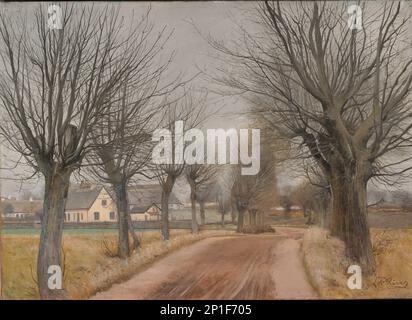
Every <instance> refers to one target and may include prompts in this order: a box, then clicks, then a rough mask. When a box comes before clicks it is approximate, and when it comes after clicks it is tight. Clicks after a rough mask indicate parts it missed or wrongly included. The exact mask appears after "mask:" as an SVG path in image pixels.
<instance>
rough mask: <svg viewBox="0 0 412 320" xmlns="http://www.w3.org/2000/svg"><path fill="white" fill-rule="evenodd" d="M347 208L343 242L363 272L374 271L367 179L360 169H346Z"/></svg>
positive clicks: (370, 272) (369, 272)
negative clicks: (368, 219)
mask: <svg viewBox="0 0 412 320" xmlns="http://www.w3.org/2000/svg"><path fill="white" fill-rule="evenodd" d="M345 178H346V179H345V181H346V192H347V199H348V200H347V210H346V215H345V228H346V234H345V238H346V240H345V243H346V249H347V252H348V255H349V256H350V258H351V259H353V260H354V261H356V262H359V264H360V266H361V267H362V272H363V273H364V274H372V273H373V272H374V271H375V259H374V256H373V249H372V242H371V239H370V233H369V227H368V221H367V215H368V212H367V196H366V187H367V181H366V179H365V177H364V174H363V172H362V169H359V168H354V169H350V170H347V173H346V177H345Z"/></svg>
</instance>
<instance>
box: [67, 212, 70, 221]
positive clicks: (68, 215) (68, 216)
mask: <svg viewBox="0 0 412 320" xmlns="http://www.w3.org/2000/svg"><path fill="white" fill-rule="evenodd" d="M67 221H70V213H68V214H67Z"/></svg>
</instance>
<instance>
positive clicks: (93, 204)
mask: <svg viewBox="0 0 412 320" xmlns="http://www.w3.org/2000/svg"><path fill="white" fill-rule="evenodd" d="M127 196H128V200H129V210H130V214H131V217H132V220H133V221H156V220H160V216H161V215H160V212H161V210H160V208H161V198H162V189H161V187H160V186H159V185H136V186H132V187H129V188H128V190H127ZM182 207H183V205H182V203H181V202H180V201H179V199H177V197H176V196H175V195H174V194H173V193H172V194H171V195H170V198H169V208H170V209H179V208H182ZM64 221H65V222H79V223H90V222H117V208H116V203H115V201H114V194H113V191H112V190H110V188H107V189H106V188H105V187H103V186H98V185H94V184H90V183H82V184H81V185H76V186H73V187H71V188H70V190H69V194H68V199H67V202H66V209H65V215H64Z"/></svg>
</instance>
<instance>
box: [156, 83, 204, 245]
mask: <svg viewBox="0 0 412 320" xmlns="http://www.w3.org/2000/svg"><path fill="white" fill-rule="evenodd" d="M206 98H207V95H206V94H200V95H198V96H196V94H195V93H194V92H193V91H186V90H184V92H183V94H182V95H179V94H178V93H176V92H175V93H174V94H173V95H171V96H170V97H169V100H168V102H167V104H166V107H165V108H163V110H162V112H160V113H159V114H158V119H160V121H159V127H161V128H162V129H161V130H160V131H157V132H156V133H155V134H154V136H153V141H157V145H156V146H155V147H154V149H153V157H152V166H151V170H152V172H153V175H154V176H155V177H156V179H157V180H158V182H159V184H160V186H161V188H162V196H161V215H162V216H161V220H162V230H161V231H162V236H163V240H164V241H168V240H169V237H170V233H169V231H170V230H169V197H170V194H171V193H172V190H173V187H174V185H175V182H176V179H177V178H178V177H179V176H181V175H182V174H183V172H184V170H185V167H186V166H187V163H186V159H188V158H189V157H188V156H187V152H190V158H195V159H197V158H198V157H201V156H202V155H200V154H196V152H194V156H193V150H192V149H188V150H186V148H185V146H186V145H187V144H188V142H189V141H187V140H186V138H190V139H192V140H193V139H195V141H196V142H197V143H200V142H203V138H202V137H203V133H202V132H201V131H200V129H197V130H195V131H192V134H191V135H190V137H187V136H186V135H185V131H187V130H189V129H195V128H196V127H198V126H200V125H201V124H202V122H204V121H205V120H206V107H207V104H206V102H207V99H206ZM190 141H191V140H190ZM195 163H196V162H195V161H194V162H193V163H189V164H195Z"/></svg>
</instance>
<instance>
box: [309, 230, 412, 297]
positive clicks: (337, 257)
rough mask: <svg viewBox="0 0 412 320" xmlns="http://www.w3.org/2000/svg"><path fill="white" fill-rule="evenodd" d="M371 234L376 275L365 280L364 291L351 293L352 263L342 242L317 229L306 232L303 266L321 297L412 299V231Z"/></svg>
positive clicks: (374, 231) (378, 231)
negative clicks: (349, 278) (349, 268)
mask: <svg viewBox="0 0 412 320" xmlns="http://www.w3.org/2000/svg"><path fill="white" fill-rule="evenodd" d="M371 235H372V242H373V248H374V255H375V259H376V263H377V272H376V274H375V275H374V276H370V277H367V278H365V277H364V278H363V283H362V289H361V290H350V289H349V288H348V287H347V279H348V277H349V276H350V275H349V274H347V273H346V271H347V269H348V266H349V265H351V264H353V263H351V261H349V260H348V258H346V257H345V254H344V244H343V242H342V241H340V240H338V239H336V238H333V237H330V236H329V235H328V233H327V232H326V231H325V230H323V229H320V228H317V227H311V228H309V229H308V230H307V231H306V233H305V236H304V239H303V243H302V251H303V255H304V264H305V268H306V272H307V274H308V277H309V279H310V281H311V283H312V285H313V287H314V288H315V289H316V290H317V291H318V293H319V296H320V297H321V298H326V299H339V298H361V299H366V298H411V297H412V249H411V248H412V230H410V229H391V230H384V229H372V230H371Z"/></svg>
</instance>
